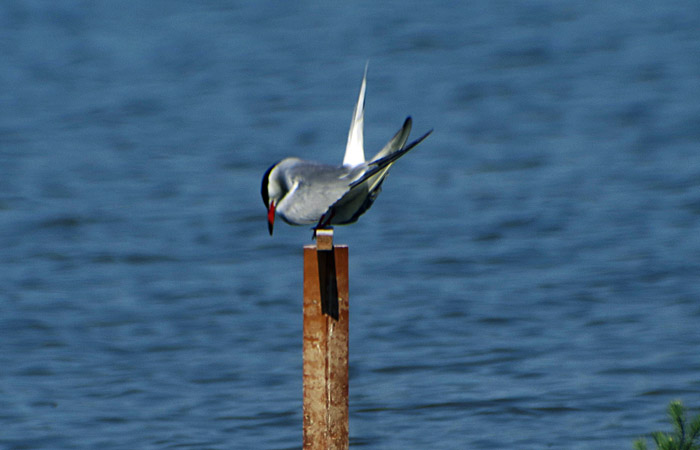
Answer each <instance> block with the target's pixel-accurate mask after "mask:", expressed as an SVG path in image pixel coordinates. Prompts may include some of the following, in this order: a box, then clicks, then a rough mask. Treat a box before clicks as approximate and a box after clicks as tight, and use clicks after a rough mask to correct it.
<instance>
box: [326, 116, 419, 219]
mask: <svg viewBox="0 0 700 450" xmlns="http://www.w3.org/2000/svg"><path fill="white" fill-rule="evenodd" d="M410 129H411V118H410V117H409V118H407V119H406V121H405V122H404V126H403V128H402V129H401V131H399V132H398V133H397V134H396V135H395V136H394V137H393V138H392V139H391V141H389V144H387V146H385V149H386V148H387V147H390V146H391V145H392V142H393V141H394V140H397V139H403V141H404V142H405V141H406V138H407V137H408V134H407V133H408V132H410ZM432 132H433V130H430V131H428V132H427V133H425V134H424V135H423V136H421V137H420V138H418V139H416V140H415V141H413V142H411V143H410V144H408V145H406V146H405V147H403V148H401V149H399V150H396V151H393V152H391V153H389V154H388V155H386V156H384V157H381V158H379V159H376V160H374V161H372V162H370V163H365V164H363V165H362V166H359V167H356V168H354V169H353V170H351V171H350V172H348V173H347V175H346V176H345V177H344V178H347V179H349V180H351V182H350V184H349V185H348V189H347V190H346V191H345V192H344V193H343V194H342V195H341V196H340V197H339V198H338V199H337V200H336V201H335V202H333V203H332V204H331V205H330V206H329V207H328V209H327V210H326V211H325V213H323V215H322V216H321V218H320V219H319V221H318V223H317V224H316V227H315V228H325V227H326V226H328V225H329V224H330V223H331V220H332V219H333V214H334V213H335V208H336V207H337V206H338V205H339V204H341V203H343V201H344V199H345V198H348V196H352V195H353V194H354V193H355V190H356V189H358V188H359V187H360V186H362V183H364V182H365V181H367V180H369V179H370V178H372V177H373V176H376V175H378V174H380V175H379V176H378V177H377V179H376V180H374V182H373V186H368V188H369V187H372V189H369V190H368V191H367V194H368V195H374V196H376V193H374V189H376V188H377V187H378V186H379V185H381V183H382V180H383V176H384V175H385V174H386V171H387V170H388V169H389V166H391V164H393V163H394V162H395V161H396V160H397V159H399V158H400V157H401V156H403V155H405V154H406V153H408V152H409V151H410V150H411V149H413V147H415V146H416V145H418V144H420V143H421V142H423V140H424V139H425V138H427V137H428V136H429V135H430V133H432ZM404 134H406V136H405V137H404V136H403V135H404ZM383 150H384V149H383ZM383 150H382V151H383ZM380 153H382V152H380ZM372 201H374V198H372V199H371V200H370V203H369V205H371V202H372ZM369 205H366V206H365V208H364V209H363V211H364V210H366V209H367V208H369Z"/></svg>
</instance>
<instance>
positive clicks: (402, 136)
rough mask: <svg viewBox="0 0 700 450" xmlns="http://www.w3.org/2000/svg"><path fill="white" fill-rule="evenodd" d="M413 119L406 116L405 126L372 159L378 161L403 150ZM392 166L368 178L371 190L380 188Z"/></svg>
mask: <svg viewBox="0 0 700 450" xmlns="http://www.w3.org/2000/svg"><path fill="white" fill-rule="evenodd" d="M412 123H413V121H412V119H411V116H408V117H406V120H404V122H403V126H402V127H401V129H400V130H399V131H398V132H396V134H395V135H394V137H392V138H391V139H390V140H389V142H387V143H386V145H385V146H384V148H382V149H381V150H379V152H378V153H377V154H376V155H374V157H373V158H372V161H377V160H380V159H382V158H384V157H386V156H388V155H391V154H392V153H394V152H396V151H399V150H401V149H402V148H403V147H404V145H406V141H407V140H408V135H409V134H410V133H411V125H412ZM390 167H391V164H389V165H388V166H386V167H385V168H384V169H383V170H381V171H379V172H377V173H375V174H374V175H373V176H372V178H371V179H370V180H368V183H369V186H368V189H369V192H374V191H375V190H376V189H377V188H379V187H380V186H381V184H382V182H383V181H384V178H385V177H386V174H387V171H388V170H389V168H390Z"/></svg>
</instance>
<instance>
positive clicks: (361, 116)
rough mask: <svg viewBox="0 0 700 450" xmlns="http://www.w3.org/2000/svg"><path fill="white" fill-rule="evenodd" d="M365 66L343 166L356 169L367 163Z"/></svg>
mask: <svg viewBox="0 0 700 450" xmlns="http://www.w3.org/2000/svg"><path fill="white" fill-rule="evenodd" d="M368 66H369V62H368V63H367V65H366V66H365V75H364V76H363V77H362V85H361V86H360V95H359V97H358V98H357V105H355V111H354V112H353V113H352V121H351V122H350V132H349V133H348V144H347V146H346V147H345V157H344V158H343V165H344V166H348V167H355V166H358V165H360V164H362V163H364V162H365V148H364V143H363V141H364V137H363V136H364V126H365V89H366V87H367V67H368Z"/></svg>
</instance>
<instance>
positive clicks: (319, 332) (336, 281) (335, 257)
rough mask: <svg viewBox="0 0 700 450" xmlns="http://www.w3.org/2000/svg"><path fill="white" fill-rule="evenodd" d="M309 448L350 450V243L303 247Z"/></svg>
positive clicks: (328, 240) (324, 234)
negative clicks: (348, 245)
mask: <svg viewBox="0 0 700 450" xmlns="http://www.w3.org/2000/svg"><path fill="white" fill-rule="evenodd" d="M303 384H304V412H303V415H304V449H312V450H326V449H334V450H336V449H337V450H340V449H343V450H347V449H348V448H349V442H350V441H349V438H348V247H347V246H345V245H339V246H334V245H333V231H332V230H318V233H317V236H316V245H307V246H304V383H303Z"/></svg>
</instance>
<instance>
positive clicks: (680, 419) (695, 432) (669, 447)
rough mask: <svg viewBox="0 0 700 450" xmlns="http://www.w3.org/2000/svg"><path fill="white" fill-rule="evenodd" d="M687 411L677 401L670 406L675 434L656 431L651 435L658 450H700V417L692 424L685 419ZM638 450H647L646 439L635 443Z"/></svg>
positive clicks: (669, 412) (669, 411) (669, 410)
mask: <svg viewBox="0 0 700 450" xmlns="http://www.w3.org/2000/svg"><path fill="white" fill-rule="evenodd" d="M685 413H686V409H685V407H684V406H683V404H682V403H681V402H680V401H678V400H676V401H672V402H671V403H670V404H669V405H668V414H669V416H671V423H672V424H673V433H671V434H669V433H664V432H661V431H655V432H653V433H651V437H652V439H654V442H655V443H656V448H657V449H658V450H700V442H699V441H700V415H698V416H697V417H695V418H694V419H693V420H692V421H691V422H690V424H688V421H687V420H686V417H685ZM634 448H635V449H636V450H647V449H648V447H647V443H646V440H645V439H638V440H636V441H634Z"/></svg>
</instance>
